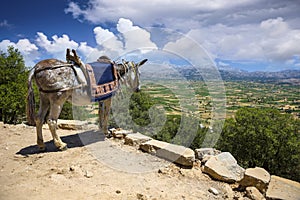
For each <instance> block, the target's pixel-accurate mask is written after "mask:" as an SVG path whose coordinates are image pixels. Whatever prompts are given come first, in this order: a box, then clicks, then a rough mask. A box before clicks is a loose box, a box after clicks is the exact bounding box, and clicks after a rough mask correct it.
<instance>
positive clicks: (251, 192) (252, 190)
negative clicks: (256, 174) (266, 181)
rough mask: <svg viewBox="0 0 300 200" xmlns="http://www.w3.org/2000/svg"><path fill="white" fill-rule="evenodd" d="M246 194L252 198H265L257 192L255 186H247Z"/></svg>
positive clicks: (255, 199)
mask: <svg viewBox="0 0 300 200" xmlns="http://www.w3.org/2000/svg"><path fill="white" fill-rule="evenodd" d="M246 195H247V197H249V198H250V199H252V200H265V197H264V196H263V195H262V194H261V193H260V192H259V190H258V189H257V188H256V187H247V188H246Z"/></svg>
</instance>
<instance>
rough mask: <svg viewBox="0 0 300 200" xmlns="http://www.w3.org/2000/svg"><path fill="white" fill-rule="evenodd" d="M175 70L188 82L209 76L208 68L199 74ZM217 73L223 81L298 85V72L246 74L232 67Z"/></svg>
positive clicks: (183, 67) (299, 82)
mask: <svg viewBox="0 0 300 200" xmlns="http://www.w3.org/2000/svg"><path fill="white" fill-rule="evenodd" d="M176 70H177V71H178V72H179V73H180V74H181V75H183V76H184V77H186V78H187V79H190V80H203V74H209V71H210V70H209V69H208V68H202V69H201V70H202V71H201V72H199V71H197V70H196V69H195V68H193V67H191V66H180V67H176ZM218 71H219V73H220V75H221V77H222V79H223V80H224V81H253V82H261V83H275V84H289V85H300V70H283V71H278V72H265V71H256V72H248V71H245V70H240V69H235V68H232V67H219V68H218Z"/></svg>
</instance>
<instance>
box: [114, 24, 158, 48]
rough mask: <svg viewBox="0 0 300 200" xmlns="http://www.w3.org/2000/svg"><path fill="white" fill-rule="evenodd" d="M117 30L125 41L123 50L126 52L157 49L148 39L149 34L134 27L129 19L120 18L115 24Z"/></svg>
mask: <svg viewBox="0 0 300 200" xmlns="http://www.w3.org/2000/svg"><path fill="white" fill-rule="evenodd" d="M117 30H118V31H119V32H120V33H122V35H123V37H124V41H125V46H124V48H125V50H126V51H127V52H129V51H134V50H137V49H141V50H142V51H144V52H145V51H147V49H149V50H151V49H157V46H156V44H155V43H153V42H152V41H151V39H150V33H149V32H148V31H146V30H145V29H142V28H140V27H138V26H134V25H133V23H132V21H130V20H129V19H124V18H120V19H119V21H118V24H117Z"/></svg>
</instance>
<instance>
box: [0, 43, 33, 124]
mask: <svg viewBox="0 0 300 200" xmlns="http://www.w3.org/2000/svg"><path fill="white" fill-rule="evenodd" d="M0 75H1V76H0V77H1V78H0V96H1V101H0V120H1V121H3V122H4V123H14V124H16V123H18V122H20V121H22V120H23V119H24V117H25V105H26V102H25V99H26V93H27V89H26V81H27V76H28V70H27V68H26V67H25V64H24V60H23V57H22V55H21V53H20V52H19V51H18V49H14V47H12V46H9V47H8V49H7V53H4V52H2V51H1V55H0Z"/></svg>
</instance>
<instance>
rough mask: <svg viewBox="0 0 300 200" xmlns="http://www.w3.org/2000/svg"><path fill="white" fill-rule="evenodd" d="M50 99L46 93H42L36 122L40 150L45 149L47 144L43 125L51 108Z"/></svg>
mask: <svg viewBox="0 0 300 200" xmlns="http://www.w3.org/2000/svg"><path fill="white" fill-rule="evenodd" d="M49 105H50V104H49V100H48V99H47V98H45V97H44V95H43V94H42V93H41V94H40V108H39V112H38V114H37V116H36V119H35V123H36V133H37V145H38V147H39V150H40V151H45V150H46V146H45V144H44V139H43V134H42V127H43V124H44V122H45V117H46V114H47V112H48V110H49Z"/></svg>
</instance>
